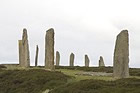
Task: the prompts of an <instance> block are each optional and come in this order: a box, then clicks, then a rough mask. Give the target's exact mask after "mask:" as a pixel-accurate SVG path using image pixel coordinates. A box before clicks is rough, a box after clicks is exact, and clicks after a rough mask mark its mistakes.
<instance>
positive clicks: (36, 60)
mask: <svg viewBox="0 0 140 93" xmlns="http://www.w3.org/2000/svg"><path fill="white" fill-rule="evenodd" d="M38 52H39V48H38V45H37V46H36V56H35V66H37V63H38Z"/></svg>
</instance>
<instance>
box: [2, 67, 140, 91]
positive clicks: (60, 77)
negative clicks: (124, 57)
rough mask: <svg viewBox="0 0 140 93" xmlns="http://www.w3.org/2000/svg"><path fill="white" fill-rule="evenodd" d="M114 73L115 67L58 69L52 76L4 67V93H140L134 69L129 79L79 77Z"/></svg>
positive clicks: (38, 69)
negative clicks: (84, 73)
mask: <svg viewBox="0 0 140 93" xmlns="http://www.w3.org/2000/svg"><path fill="white" fill-rule="evenodd" d="M84 71H86V72H87V71H90V72H106V73H112V72H113V68H112V67H101V68H98V67H89V68H88V67H79V66H76V67H67V66H66V67H64V66H60V67H56V71H53V72H50V71H47V70H45V69H44V67H30V68H28V69H26V70H25V69H24V68H19V67H17V68H15V69H12V70H9V69H8V68H5V67H3V66H1V65H0V93H46V92H45V91H48V90H51V91H50V93H140V69H136V68H130V75H131V77H130V78H129V79H121V80H116V79H114V78H112V77H111V76H84V75H76V74H77V73H80V72H84Z"/></svg>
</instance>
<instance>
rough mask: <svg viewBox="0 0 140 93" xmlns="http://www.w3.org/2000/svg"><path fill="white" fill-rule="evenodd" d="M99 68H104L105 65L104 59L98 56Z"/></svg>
mask: <svg viewBox="0 0 140 93" xmlns="http://www.w3.org/2000/svg"><path fill="white" fill-rule="evenodd" d="M99 67H105V64H104V59H103V57H102V56H100V60H99Z"/></svg>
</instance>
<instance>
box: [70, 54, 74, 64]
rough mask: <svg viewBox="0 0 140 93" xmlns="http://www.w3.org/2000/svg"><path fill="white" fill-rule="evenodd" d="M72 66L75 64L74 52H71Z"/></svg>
mask: <svg viewBox="0 0 140 93" xmlns="http://www.w3.org/2000/svg"><path fill="white" fill-rule="evenodd" d="M70 66H74V54H73V53H71V54H70Z"/></svg>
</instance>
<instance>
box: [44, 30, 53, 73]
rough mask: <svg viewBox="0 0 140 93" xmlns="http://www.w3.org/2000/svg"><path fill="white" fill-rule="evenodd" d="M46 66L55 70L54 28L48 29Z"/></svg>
mask: <svg viewBox="0 0 140 93" xmlns="http://www.w3.org/2000/svg"><path fill="white" fill-rule="evenodd" d="M45 67H46V69H50V70H54V69H55V66H54V29H53V28H51V29H49V30H47V31H46V37H45Z"/></svg>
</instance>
